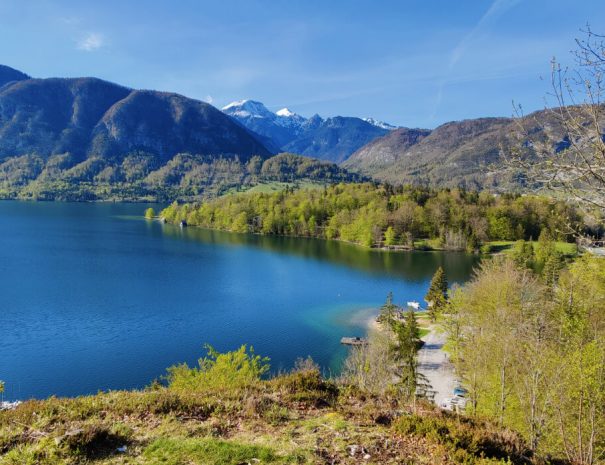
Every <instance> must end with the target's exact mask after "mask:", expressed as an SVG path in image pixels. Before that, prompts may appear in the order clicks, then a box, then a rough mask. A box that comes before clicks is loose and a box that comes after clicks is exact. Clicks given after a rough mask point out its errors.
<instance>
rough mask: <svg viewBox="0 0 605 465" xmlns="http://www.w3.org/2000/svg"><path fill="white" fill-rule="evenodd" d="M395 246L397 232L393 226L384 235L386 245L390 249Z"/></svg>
mask: <svg viewBox="0 0 605 465" xmlns="http://www.w3.org/2000/svg"><path fill="white" fill-rule="evenodd" d="M394 244H395V230H394V229H393V226H389V227H388V228H387V230H386V231H385V233H384V245H386V246H387V247H390V246H392V245H394Z"/></svg>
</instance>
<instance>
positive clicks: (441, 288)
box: [424, 267, 447, 321]
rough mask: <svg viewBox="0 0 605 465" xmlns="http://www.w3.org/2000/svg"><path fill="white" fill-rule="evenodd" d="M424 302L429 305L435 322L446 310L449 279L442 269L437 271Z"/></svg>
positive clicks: (430, 313)
mask: <svg viewBox="0 0 605 465" xmlns="http://www.w3.org/2000/svg"><path fill="white" fill-rule="evenodd" d="M424 300H425V301H426V303H427V304H428V311H429V316H430V317H431V320H432V321H435V320H436V318H437V315H439V313H440V312H441V311H442V310H443V309H444V308H445V305H446V303H447V278H446V276H445V272H444V271H443V268H442V267H439V268H437V271H435V274H434V275H433V279H432V280H431V285H430V286H429V290H428V292H427V293H426V296H425V297H424Z"/></svg>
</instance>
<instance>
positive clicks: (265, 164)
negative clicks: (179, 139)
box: [0, 152, 366, 202]
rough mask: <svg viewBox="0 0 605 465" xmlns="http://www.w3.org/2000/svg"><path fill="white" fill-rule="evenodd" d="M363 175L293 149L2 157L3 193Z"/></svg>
mask: <svg viewBox="0 0 605 465" xmlns="http://www.w3.org/2000/svg"><path fill="white" fill-rule="evenodd" d="M365 179H366V178H364V177H363V176H361V175H358V174H355V173H350V172H348V171H346V170H345V169H343V168H340V167H339V166H337V165H335V164H333V163H328V162H325V161H320V160H315V159H312V158H306V157H301V156H297V155H293V154H290V153H282V154H279V155H275V156H274V157H271V158H268V159H263V158H261V157H259V156H254V157H251V158H250V159H249V160H247V161H245V160H241V159H240V158H239V157H237V156H220V155H216V156H212V155H191V154H187V153H181V154H177V155H175V156H174V157H172V158H170V159H169V160H163V159H160V158H159V157H158V156H156V155H153V154H150V153H144V152H136V153H131V154H128V155H127V156H125V157H123V158H120V157H116V158H115V159H114V158H100V157H92V158H88V159H86V160H84V161H82V160H80V159H78V158H77V157H75V156H74V155H73V154H69V153H66V154H60V155H53V156H52V157H50V158H49V159H48V160H44V159H42V158H41V157H39V156H37V155H24V156H21V157H13V158H10V159H8V160H0V199H13V198H19V199H35V200H70V201H94V200H127V201H138V200H145V201H157V202H166V201H172V200H174V199H181V200H183V199H200V198H211V197H214V196H217V195H221V194H224V193H225V192H227V191H230V190H238V189H248V188H250V187H252V186H255V185H257V184H259V183H267V182H290V183H296V182H301V181H310V182H315V183H320V184H324V183H325V184H331V183H338V182H360V181H364V180H365Z"/></svg>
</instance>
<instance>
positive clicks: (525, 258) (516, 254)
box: [513, 240, 535, 268]
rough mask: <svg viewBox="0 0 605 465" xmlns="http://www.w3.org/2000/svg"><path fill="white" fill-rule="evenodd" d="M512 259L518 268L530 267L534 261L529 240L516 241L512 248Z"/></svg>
mask: <svg viewBox="0 0 605 465" xmlns="http://www.w3.org/2000/svg"><path fill="white" fill-rule="evenodd" d="M513 260H514V262H515V263H516V265H517V266H518V267H520V268H531V267H532V265H533V263H534V261H535V255H534V246H533V245H532V243H531V242H527V241H524V240H520V241H517V242H516V243H515V247H514V248H513Z"/></svg>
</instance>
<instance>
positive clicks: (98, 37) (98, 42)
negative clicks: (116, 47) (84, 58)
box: [78, 32, 105, 52]
mask: <svg viewBox="0 0 605 465" xmlns="http://www.w3.org/2000/svg"><path fill="white" fill-rule="evenodd" d="M104 45H105V38H104V37H103V35H102V34H99V33H97V32H89V33H88V34H86V35H85V36H84V37H83V38H82V39H81V40H80V41H78V50H83V51H85V52H94V51H95V50H99V49H100V48H101V47H103V46H104Z"/></svg>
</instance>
